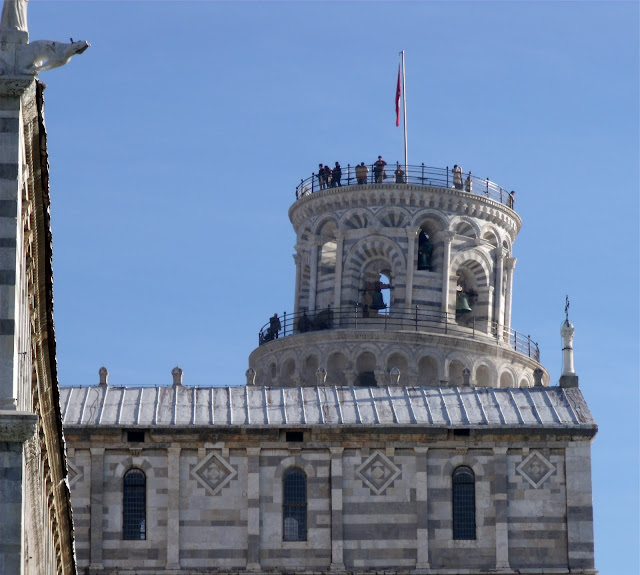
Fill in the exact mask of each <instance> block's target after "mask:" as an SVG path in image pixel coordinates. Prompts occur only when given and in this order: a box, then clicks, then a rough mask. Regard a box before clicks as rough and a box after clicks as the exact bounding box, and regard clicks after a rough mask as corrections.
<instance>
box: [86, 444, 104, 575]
mask: <svg viewBox="0 0 640 575" xmlns="http://www.w3.org/2000/svg"><path fill="white" fill-rule="evenodd" d="M103 500H104V447H92V448H91V550H90V553H91V555H90V557H91V562H90V563H89V572H92V571H100V570H102V568H103V566H102V508H103Z"/></svg>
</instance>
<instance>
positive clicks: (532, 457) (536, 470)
mask: <svg viewBox="0 0 640 575" xmlns="http://www.w3.org/2000/svg"><path fill="white" fill-rule="evenodd" d="M516 469H517V471H518V473H520V475H522V477H524V478H525V479H526V480H527V481H528V482H529V483H530V484H531V486H532V487H534V488H535V489H538V487H540V486H541V485H542V484H543V483H544V482H545V481H546V480H547V479H549V477H551V475H553V473H554V471H555V470H556V468H555V467H554V466H553V464H552V463H551V462H550V461H549V460H548V459H547V458H546V457H545V456H544V455H542V454H541V453H539V452H537V451H533V452H532V453H531V454H529V456H528V457H527V458H526V459H525V460H524V461H523V462H522V463H521V464H520V465H518V467H516Z"/></svg>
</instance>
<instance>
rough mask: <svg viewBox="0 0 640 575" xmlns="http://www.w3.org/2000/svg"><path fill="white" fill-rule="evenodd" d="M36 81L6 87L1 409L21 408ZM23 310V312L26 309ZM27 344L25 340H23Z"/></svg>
mask: <svg viewBox="0 0 640 575" xmlns="http://www.w3.org/2000/svg"><path fill="white" fill-rule="evenodd" d="M35 114H36V109H35V81H34V80H33V78H29V79H11V80H10V79H5V80H3V82H2V85H1V86H0V261H1V262H2V269H0V409H17V408H18V407H17V406H18V387H19V386H18V376H19V362H20V357H21V355H20V354H21V353H24V352H29V353H30V349H26V350H25V349H20V346H19V341H18V335H19V333H20V328H21V325H22V323H23V322H26V321H28V318H27V317H23V316H25V315H26V310H24V309H22V310H21V305H20V302H21V295H22V294H21V289H20V286H21V285H22V283H23V282H24V278H23V277H22V274H23V269H22V266H21V261H22V245H23V238H24V232H23V222H22V203H23V196H24V194H25V193H26V184H27V174H28V171H27V158H26V157H25V149H26V148H25V141H24V127H25V125H28V124H29V123H30V122H31V121H32V120H33V118H35ZM21 311H22V314H21ZM23 345H24V344H23Z"/></svg>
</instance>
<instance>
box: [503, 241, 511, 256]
mask: <svg viewBox="0 0 640 575" xmlns="http://www.w3.org/2000/svg"><path fill="white" fill-rule="evenodd" d="M502 248H503V249H504V250H505V251H506V252H507V256H508V257H511V249H512V247H511V239H510V238H509V237H506V238H505V239H503V240H502Z"/></svg>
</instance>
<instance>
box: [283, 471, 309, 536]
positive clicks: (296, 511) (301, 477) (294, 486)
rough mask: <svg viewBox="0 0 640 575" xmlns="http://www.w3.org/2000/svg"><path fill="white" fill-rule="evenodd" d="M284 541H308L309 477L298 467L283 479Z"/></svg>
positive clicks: (288, 472)
mask: <svg viewBox="0 0 640 575" xmlns="http://www.w3.org/2000/svg"><path fill="white" fill-rule="evenodd" d="M282 539H283V541H306V540H307V476H306V475H305V473H304V471H302V469H298V468H297V467H292V468H291V469H288V470H287V471H286V473H285V474H284V478H283V479H282Z"/></svg>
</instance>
